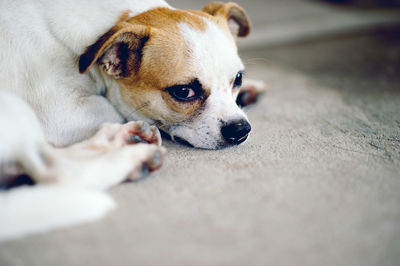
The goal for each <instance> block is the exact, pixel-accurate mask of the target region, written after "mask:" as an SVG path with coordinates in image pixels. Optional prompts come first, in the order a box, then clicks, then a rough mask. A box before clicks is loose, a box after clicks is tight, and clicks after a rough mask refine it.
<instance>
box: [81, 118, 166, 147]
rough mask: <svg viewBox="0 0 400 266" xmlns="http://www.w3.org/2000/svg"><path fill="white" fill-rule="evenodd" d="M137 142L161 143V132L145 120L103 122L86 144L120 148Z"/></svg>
mask: <svg viewBox="0 0 400 266" xmlns="http://www.w3.org/2000/svg"><path fill="white" fill-rule="evenodd" d="M137 143H147V144H155V145H158V146H160V145H161V134H160V131H159V130H158V129H157V128H156V127H155V126H150V125H149V124H148V123H146V122H143V121H133V122H128V123H126V124H122V125H121V124H110V123H105V124H103V125H102V126H101V127H100V129H99V131H98V132H97V133H96V134H95V136H93V137H92V138H91V139H89V140H88V141H87V142H86V144H89V145H90V146H91V147H92V148H95V149H97V148H107V149H110V148H118V147H123V146H126V145H132V144H137Z"/></svg>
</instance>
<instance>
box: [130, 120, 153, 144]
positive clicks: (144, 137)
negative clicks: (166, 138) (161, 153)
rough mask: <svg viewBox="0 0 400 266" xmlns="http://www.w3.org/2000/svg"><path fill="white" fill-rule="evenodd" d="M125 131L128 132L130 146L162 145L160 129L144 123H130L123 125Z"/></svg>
mask: <svg viewBox="0 0 400 266" xmlns="http://www.w3.org/2000/svg"><path fill="white" fill-rule="evenodd" d="M122 130H123V131H126V134H127V136H126V138H125V140H126V141H127V143H128V144H136V143H148V144H156V145H158V146H160V145H161V134H160V131H159V130H158V128H156V127H155V126H150V125H149V124H148V123H146V122H143V121H135V122H129V123H127V124H125V125H123V128H122Z"/></svg>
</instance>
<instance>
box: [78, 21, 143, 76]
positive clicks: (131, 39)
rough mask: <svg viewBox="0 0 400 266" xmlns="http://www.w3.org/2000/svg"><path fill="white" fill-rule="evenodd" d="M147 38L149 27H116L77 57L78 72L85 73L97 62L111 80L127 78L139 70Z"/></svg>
mask: <svg viewBox="0 0 400 266" xmlns="http://www.w3.org/2000/svg"><path fill="white" fill-rule="evenodd" d="M149 38H150V28H149V27H146V26H142V25H131V24H130V25H126V26H125V27H120V26H116V27H114V28H112V29H111V30H110V31H108V32H107V33H105V34H104V35H103V36H101V37H100V38H99V39H98V40H97V42H95V43H94V44H93V45H91V46H89V47H88V48H87V49H86V51H85V53H83V54H82V55H81V56H80V57H79V72H80V73H85V72H86V71H87V70H88V69H89V68H90V67H91V66H92V65H93V64H94V63H96V62H97V64H99V65H100V66H101V67H102V68H103V70H104V72H105V73H107V74H108V75H110V76H112V77H113V78H115V79H119V78H122V77H127V76H129V75H130V74H131V73H132V72H133V71H135V72H136V71H138V70H139V67H140V63H141V59H142V49H143V47H144V45H145V44H146V42H147V41H148V40H149Z"/></svg>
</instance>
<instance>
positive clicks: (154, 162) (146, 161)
mask: <svg viewBox="0 0 400 266" xmlns="http://www.w3.org/2000/svg"><path fill="white" fill-rule="evenodd" d="M139 145H140V144H139ZM146 146H147V147H145V148H144V149H143V150H142V151H141V154H140V158H138V156H137V154H136V156H135V157H134V160H135V162H134V164H133V165H135V166H134V167H133V169H132V171H131V172H130V173H129V174H128V177H127V179H128V180H138V179H141V178H144V177H147V176H148V175H149V174H150V173H151V172H154V171H156V170H158V169H159V168H160V167H161V166H162V164H163V161H164V157H165V154H166V149H165V148H164V147H159V146H156V145H146ZM137 160H140V161H139V162H138V161H137Z"/></svg>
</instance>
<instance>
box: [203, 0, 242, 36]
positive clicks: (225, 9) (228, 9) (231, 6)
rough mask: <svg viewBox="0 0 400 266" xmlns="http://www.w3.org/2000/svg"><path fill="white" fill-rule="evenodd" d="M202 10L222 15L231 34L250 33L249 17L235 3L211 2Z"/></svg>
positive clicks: (214, 14)
mask: <svg viewBox="0 0 400 266" xmlns="http://www.w3.org/2000/svg"><path fill="white" fill-rule="evenodd" d="M203 12H206V13H208V14H210V15H212V16H222V17H224V18H225V19H226V20H227V21H228V26H229V29H230V30H231V32H232V34H233V36H238V37H246V36H247V35H249V33H250V19H249V17H248V16H247V14H246V12H245V11H244V9H243V8H241V7H240V6H239V5H238V4H236V3H232V2H228V3H222V2H211V3H209V4H208V5H206V6H205V7H204V8H203Z"/></svg>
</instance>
